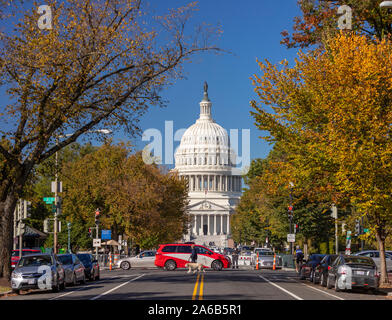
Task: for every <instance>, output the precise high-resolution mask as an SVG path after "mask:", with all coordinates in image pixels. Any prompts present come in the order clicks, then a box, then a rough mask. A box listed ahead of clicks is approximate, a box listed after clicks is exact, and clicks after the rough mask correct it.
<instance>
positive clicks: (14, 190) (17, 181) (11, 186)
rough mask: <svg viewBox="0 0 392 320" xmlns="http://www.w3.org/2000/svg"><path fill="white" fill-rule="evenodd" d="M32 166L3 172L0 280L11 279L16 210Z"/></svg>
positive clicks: (0, 194)
mask: <svg viewBox="0 0 392 320" xmlns="http://www.w3.org/2000/svg"><path fill="white" fill-rule="evenodd" d="M31 168H32V164H29V165H28V166H22V165H21V166H19V165H18V166H14V167H13V168H12V170H5V169H4V170H3V171H2V174H1V177H0V178H1V179H2V181H1V182H2V183H1V185H0V278H1V277H4V278H8V279H10V278H11V271H12V270H11V253H12V247H13V240H14V239H13V233H14V230H13V229H14V210H15V207H16V202H17V200H18V197H19V195H20V194H21V193H22V190H23V187H24V185H25V183H26V181H27V178H28V176H29V174H30V172H31Z"/></svg>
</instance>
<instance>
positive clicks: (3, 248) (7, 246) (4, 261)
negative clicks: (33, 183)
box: [0, 192, 17, 279]
mask: <svg viewBox="0 0 392 320" xmlns="http://www.w3.org/2000/svg"><path fill="white" fill-rule="evenodd" d="M16 202H17V197H16V195H15V194H14V193H13V192H11V193H9V194H8V195H7V196H6V198H5V200H4V201H0V278H1V277H5V278H7V279H10V278H11V253H12V246H13V228H14V223H13V217H14V210H15V207H16Z"/></svg>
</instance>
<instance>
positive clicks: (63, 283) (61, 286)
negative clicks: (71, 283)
mask: <svg viewBox="0 0 392 320" xmlns="http://www.w3.org/2000/svg"><path fill="white" fill-rule="evenodd" d="M60 289H61V290H64V289H65V279H63V282H62V283H61V284H60Z"/></svg>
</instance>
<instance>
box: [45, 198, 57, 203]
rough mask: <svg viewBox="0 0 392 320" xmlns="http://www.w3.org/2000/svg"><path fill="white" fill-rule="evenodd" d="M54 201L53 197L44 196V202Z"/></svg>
mask: <svg viewBox="0 0 392 320" xmlns="http://www.w3.org/2000/svg"><path fill="white" fill-rule="evenodd" d="M54 201H55V197H46V198H44V202H45V203H46V204H52V203H53V202H54Z"/></svg>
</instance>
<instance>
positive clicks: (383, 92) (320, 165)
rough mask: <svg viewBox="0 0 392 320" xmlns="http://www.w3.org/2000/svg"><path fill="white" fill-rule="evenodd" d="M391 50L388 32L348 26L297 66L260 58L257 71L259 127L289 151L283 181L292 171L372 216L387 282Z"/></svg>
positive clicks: (317, 194)
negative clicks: (372, 34) (371, 34)
mask: <svg viewBox="0 0 392 320" xmlns="http://www.w3.org/2000/svg"><path fill="white" fill-rule="evenodd" d="M391 52H392V45H391V43H390V42H389V41H388V40H386V39H383V40H380V41H377V40H374V39H373V40H372V41H370V40H369V39H367V37H365V36H363V35H358V34H355V33H341V34H339V35H338V36H336V37H332V38H330V39H329V40H328V41H326V43H325V48H322V49H321V48H320V49H317V50H314V51H310V52H307V53H304V52H301V51H300V52H299V54H298V58H297V59H296V61H295V65H294V66H293V67H289V66H288V63H287V61H283V62H282V63H281V67H278V66H277V65H272V64H271V63H269V62H268V61H265V62H261V61H259V62H258V64H259V67H260V70H261V75H256V74H255V75H254V76H253V84H254V90H255V91H256V93H257V94H258V96H259V99H260V101H259V102H258V103H257V102H256V101H253V102H252V107H253V109H254V111H253V112H252V115H253V116H254V118H255V121H256V124H257V127H258V128H259V129H261V130H267V131H268V132H269V135H268V137H266V139H267V140H269V141H274V142H279V143H280V146H281V147H282V148H283V150H284V151H285V153H286V154H287V155H289V157H288V158H287V159H286V162H285V168H281V170H280V171H281V172H282V176H281V177H282V179H281V180H282V181H287V177H290V179H292V180H293V181H294V184H295V185H296V186H297V188H302V190H301V193H303V194H307V195H308V196H311V197H312V198H314V199H323V200H324V201H330V203H332V202H334V203H336V204H337V205H338V206H339V205H342V204H347V201H348V202H349V204H350V205H351V206H353V207H354V208H355V210H353V212H354V214H355V215H356V216H357V217H361V216H363V217H365V218H366V220H367V221H368V223H369V225H370V232H371V234H372V235H373V236H374V237H375V238H376V239H377V243H378V249H379V251H380V256H381V259H382V261H383V263H382V264H381V282H386V281H387V277H386V264H385V240H386V238H387V236H389V235H390V232H391V229H392V222H391V221H392V184H391V183H390V181H391V179H392V136H391V127H392V100H391V99H392V91H391V90H392V80H391V79H392V56H391ZM266 106H268V108H267V107H266ZM269 108H271V109H272V112H271V111H270V110H269Z"/></svg>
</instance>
